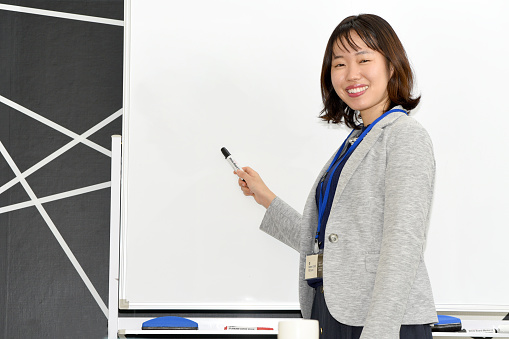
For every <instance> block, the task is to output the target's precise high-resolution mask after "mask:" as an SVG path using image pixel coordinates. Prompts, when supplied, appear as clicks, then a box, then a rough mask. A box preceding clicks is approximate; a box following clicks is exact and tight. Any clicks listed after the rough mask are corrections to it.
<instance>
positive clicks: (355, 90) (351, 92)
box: [346, 86, 369, 97]
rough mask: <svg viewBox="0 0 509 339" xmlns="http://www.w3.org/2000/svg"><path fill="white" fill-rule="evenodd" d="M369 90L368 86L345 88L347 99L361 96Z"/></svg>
mask: <svg viewBox="0 0 509 339" xmlns="http://www.w3.org/2000/svg"><path fill="white" fill-rule="evenodd" d="M368 88H369V86H358V87H354V86H352V87H347V88H346V92H347V93H348V96H349V97H358V96H360V95H363V94H364V92H366V90H367V89H368Z"/></svg>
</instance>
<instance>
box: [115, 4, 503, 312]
mask: <svg viewBox="0 0 509 339" xmlns="http://www.w3.org/2000/svg"><path fill="white" fill-rule="evenodd" d="M126 9H127V12H126V44H125V46H126V67H125V82H126V86H125V107H124V109H125V114H124V136H123V138H124V139H123V146H124V147H123V152H124V154H123V183H122V187H123V200H122V251H121V274H120V298H121V299H124V300H126V301H128V303H129V305H128V306H127V308H130V309H264V310H265V309H267V310H269V309H281V310H284V309H297V308H298V295H297V279H298V254H297V253H296V252H295V251H293V250H292V249H289V248H287V247H285V246H284V245H283V244H281V243H279V242H277V241H276V240H274V239H272V238H270V237H269V236H267V235H266V234H264V233H263V232H261V231H259V230H258V226H259V224H260V222H261V219H262V217H263V213H264V208H263V207H260V206H258V205H256V204H255V203H254V201H252V198H245V197H244V196H243V195H242V194H241V192H240V189H239V188H238V185H237V182H236V177H235V176H234V175H233V174H232V170H231V168H230V167H229V165H228V164H227V163H226V161H225V160H224V157H223V156H222V155H221V153H220V148H221V147H223V146H225V147H227V148H228V149H229V150H230V152H231V153H232V155H233V157H234V158H235V159H236V160H237V161H238V162H239V163H240V164H241V165H244V166H246V165H249V166H251V167H253V168H254V169H256V170H257V171H258V172H259V173H260V174H261V175H262V177H263V178H264V181H265V182H266V183H267V184H268V186H269V187H270V188H271V189H272V190H273V191H274V192H275V193H276V194H278V195H279V196H281V197H282V198H283V199H284V200H285V201H286V202H288V203H289V204H290V205H292V206H293V207H294V208H295V209H297V210H298V211H301V210H302V208H303V206H304V202H305V200H306V198H307V195H308V193H309V189H310V188H311V185H312V183H313V182H314V179H315V177H316V175H317V174H318V172H319V170H320V168H321V167H322V166H323V164H324V163H325V161H326V160H327V159H328V158H329V157H330V156H331V155H332V153H333V152H334V150H335V149H336V148H337V147H338V146H339V145H340V143H341V142H342V140H343V139H344V138H345V136H346V133H347V130H346V129H345V128H344V127H338V126H330V125H327V124H325V123H323V122H320V120H319V119H317V115H318V112H319V111H320V109H321V97H320V88H319V77H320V69H321V62H322V57H323V52H324V50H325V45H326V43H327V40H328V38H329V36H330V33H331V32H332V30H333V29H334V28H335V27H336V25H337V24H338V23H339V21H340V20H342V19H343V18H344V17H346V16H348V15H351V14H358V13H374V14H378V15H380V16H382V17H383V18H385V19H386V20H387V21H388V22H389V23H391V25H392V26H393V28H394V29H395V30H396V32H397V33H398V35H399V37H400V39H401V40H402V42H403V45H404V46H405V48H406V50H407V54H408V55H409V58H410V60H411V63H412V66H413V67H414V70H415V72H416V76H417V91H418V92H419V93H421V94H422V101H421V104H420V106H419V107H418V108H417V109H416V110H415V111H414V114H413V116H414V117H415V118H416V119H417V120H419V121H420V122H421V123H422V124H423V125H424V126H425V128H426V129H427V130H428V132H429V133H430V135H431V138H432V140H433V143H434V147H435V157H436V161H437V177H436V190H435V199H434V206H433V213H432V219H431V226H430V231H429V238H428V245H427V250H426V261H427V266H428V270H429V273H430V278H431V281H432V285H433V292H434V296H435V301H436V304H437V308H438V309H453V310H492V311H493V310H499V311H508V310H509V291H508V288H507V286H509V269H508V265H507V256H508V253H509V252H508V239H509V227H508V226H509V208H507V205H508V202H509V199H507V192H509V179H508V173H509V151H508V149H507V147H508V145H509V133H508V132H507V125H508V124H509V110H508V108H507V104H506V100H507V98H508V96H507V90H508V85H507V79H509V67H508V62H507V60H506V59H507V55H508V53H509V47H508V44H507V43H506V40H507V36H506V34H507V32H509V24H508V20H507V19H506V15H507V14H508V13H509V2H508V1H484V2H479V1H443V0H442V1H421V2H419V3H418V2H410V1H374V0H369V1H363V2H347V1H325V0H320V1H313V2H309V1H290V0H284V1H267V0H262V1H233V0H232V1H226V0H186V1H184V0H181V1H168V0H130V1H129V0H126Z"/></svg>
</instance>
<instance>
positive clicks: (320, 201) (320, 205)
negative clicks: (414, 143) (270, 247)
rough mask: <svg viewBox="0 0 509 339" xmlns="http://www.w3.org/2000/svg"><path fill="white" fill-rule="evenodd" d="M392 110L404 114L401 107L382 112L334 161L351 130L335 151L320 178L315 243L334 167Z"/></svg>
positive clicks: (343, 146)
mask: <svg viewBox="0 0 509 339" xmlns="http://www.w3.org/2000/svg"><path fill="white" fill-rule="evenodd" d="M394 112H403V113H405V114H406V111H404V110H402V109H398V108H396V109H391V110H390V111H387V112H385V113H384V114H382V115H381V116H379V117H378V118H377V119H376V120H375V121H374V122H373V123H372V124H370V125H369V126H368V127H367V128H366V129H365V130H364V131H363V132H362V133H361V135H360V136H359V137H358V138H357V140H355V142H354V143H353V145H352V146H350V148H349V149H348V150H347V151H346V152H345V154H343V156H342V157H341V159H339V161H337V162H336V160H338V158H339V155H340V154H341V152H342V151H343V149H344V148H345V145H346V142H347V140H348V139H349V138H350V136H351V135H352V133H353V132H354V131H352V132H350V134H349V135H348V137H346V139H345V141H343V144H342V145H341V147H340V148H339V151H338V152H337V153H336V156H335V157H334V160H332V162H331V164H330V165H329V168H328V169H327V171H326V172H325V174H324V176H323V177H322V180H320V183H319V185H320V189H319V192H320V193H319V199H318V228H317V230H316V236H315V243H316V242H317V241H318V237H319V235H320V229H321V227H322V219H323V215H324V213H325V207H326V206H327V200H328V198H329V193H330V186H331V183H332V177H333V176H334V172H336V169H337V168H338V166H339V164H341V163H342V162H343V161H344V160H345V159H348V157H349V156H350V154H351V153H352V152H353V151H354V150H355V148H356V147H357V146H358V145H359V144H360V142H361V141H362V139H364V137H365V136H366V135H367V134H368V133H369V131H371V129H372V128H373V126H375V125H376V124H377V123H378V122H379V121H380V120H382V119H383V118H385V117H386V116H387V115H389V114H391V113H394ZM331 168H332V173H331V175H330V176H329V180H328V181H327V187H326V189H325V195H324V196H322V187H323V182H324V179H325V177H326V176H327V173H329V172H330V170H331Z"/></svg>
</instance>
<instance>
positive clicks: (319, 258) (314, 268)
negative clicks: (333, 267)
mask: <svg viewBox="0 0 509 339" xmlns="http://www.w3.org/2000/svg"><path fill="white" fill-rule="evenodd" d="M316 278H323V253H320V254H310V255H307V256H306V272H305V274H304V279H305V280H309V279H316Z"/></svg>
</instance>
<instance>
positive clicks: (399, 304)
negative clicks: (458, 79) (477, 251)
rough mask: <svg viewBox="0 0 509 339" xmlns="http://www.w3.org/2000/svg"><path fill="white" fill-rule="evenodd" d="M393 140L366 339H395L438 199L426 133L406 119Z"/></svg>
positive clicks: (390, 137) (393, 130) (392, 135)
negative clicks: (435, 192) (430, 218)
mask: <svg viewBox="0 0 509 339" xmlns="http://www.w3.org/2000/svg"><path fill="white" fill-rule="evenodd" d="M400 120H404V121H407V122H408V123H401V124H400V123H397V122H396V123H395V124H394V126H393V128H391V130H390V132H389V133H390V134H389V135H388V136H387V167H386V172H385V205H384V224H383V236H382V244H381V248H380V260H379V263H378V268H377V273H376V277H375V285H374V289H373V295H372V298H371V304H370V307H369V311H368V315H367V319H366V322H365V326H364V329H363V331H362V335H361V339H374V338H376V339H395V338H399V331H400V327H401V323H402V319H403V316H404V314H405V309H406V303H407V300H408V298H409V295H410V291H411V288H412V285H413V282H414V279H415V276H416V272H417V269H418V266H419V264H420V263H421V261H422V260H423V252H424V246H425V241H426V232H427V227H428V222H429V212H430V207H431V201H432V196H433V187H434V178H435V159H434V155H433V146H432V143H431V140H430V138H429V135H428V134H427V132H426V131H425V130H424V128H423V127H422V126H421V125H420V124H419V123H418V122H417V121H415V120H413V119H400Z"/></svg>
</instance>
